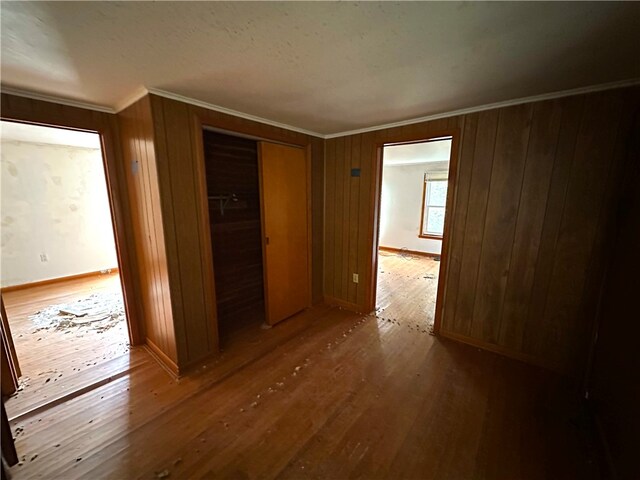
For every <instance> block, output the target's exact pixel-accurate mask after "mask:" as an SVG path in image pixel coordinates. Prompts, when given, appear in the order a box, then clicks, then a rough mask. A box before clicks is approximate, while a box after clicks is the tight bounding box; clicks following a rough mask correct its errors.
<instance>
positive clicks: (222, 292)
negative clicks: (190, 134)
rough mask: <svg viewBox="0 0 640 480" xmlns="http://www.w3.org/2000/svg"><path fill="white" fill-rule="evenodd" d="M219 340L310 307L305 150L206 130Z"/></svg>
mask: <svg viewBox="0 0 640 480" xmlns="http://www.w3.org/2000/svg"><path fill="white" fill-rule="evenodd" d="M203 157H204V158H203V159H204V166H205V169H204V176H205V179H204V180H205V184H206V198H207V213H208V222H209V233H210V245H211V259H212V270H213V279H214V285H215V303H216V311H217V323H218V334H219V338H220V342H221V343H222V344H223V345H225V344H228V343H229V341H230V340H231V339H232V338H233V337H237V336H243V335H245V334H246V333H247V332H249V334H250V335H252V334H253V333H251V332H254V333H255V331H256V330H257V329H260V328H265V329H268V328H270V327H272V326H274V325H276V324H277V323H279V322H281V321H283V320H285V319H287V318H289V317H291V316H293V315H295V314H296V313H298V312H300V311H302V310H304V309H305V308H307V307H308V306H309V303H310V285H309V283H310V276H309V271H310V267H309V254H308V251H309V238H310V235H309V212H308V204H309V203H308V200H309V195H308V166H307V162H308V159H307V155H306V151H305V149H303V148H301V147H297V146H292V145H284V144H276V143H272V142H268V141H264V140H261V139H258V138H254V137H247V136H237V135H229V134H227V133H223V132H220V131H216V130H210V129H208V128H206V127H205V128H203Z"/></svg>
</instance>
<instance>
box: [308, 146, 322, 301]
mask: <svg viewBox="0 0 640 480" xmlns="http://www.w3.org/2000/svg"><path fill="white" fill-rule="evenodd" d="M324 148H325V146H324V140H322V139H320V138H312V139H311V244H312V245H311V275H312V282H311V302H312V303H314V304H316V303H318V302H321V301H322V296H323V290H324V289H323V286H324V285H323V282H324V278H323V273H322V271H323V265H324Z"/></svg>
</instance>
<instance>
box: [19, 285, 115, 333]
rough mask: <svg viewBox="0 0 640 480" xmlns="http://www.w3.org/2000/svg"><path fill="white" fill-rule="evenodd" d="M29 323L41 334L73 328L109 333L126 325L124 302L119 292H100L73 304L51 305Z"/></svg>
mask: <svg viewBox="0 0 640 480" xmlns="http://www.w3.org/2000/svg"><path fill="white" fill-rule="evenodd" d="M29 319H30V320H31V321H32V322H33V323H34V327H35V330H34V331H33V333H37V332H39V331H41V330H49V329H53V330H57V331H65V330H69V329H70V328H73V327H78V328H89V329H91V330H94V331H97V332H104V331H106V330H109V329H111V328H113V327H115V326H117V325H118V324H120V322H125V313H124V302H123V300H122V294H121V293H120V292H98V293H92V294H91V295H89V296H88V297H85V298H81V299H80V300H78V301H76V302H72V303H66V304H59V305H51V306H49V307H47V308H44V309H42V310H40V311H38V312H36V313H35V314H34V315H31V316H30V317H29Z"/></svg>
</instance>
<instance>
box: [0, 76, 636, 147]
mask: <svg viewBox="0 0 640 480" xmlns="http://www.w3.org/2000/svg"><path fill="white" fill-rule="evenodd" d="M634 85H640V78H633V79H628V80H622V81H618V82H610V83H602V84H599V85H592V86H589V87H580V88H573V89H569V90H561V91H558V92H552V93H545V94H542V95H533V96H530V97H522V98H517V99H514V100H507V101H504V102H496V103H489V104H486V105H480V106H477V107H470V108H463V109H460V110H453V111H449V112H443V113H436V114H433V115H426V116H423V117H418V118H411V119H408V120H402V121H399V122H393V123H385V124H383V125H376V126H372V127H365V128H359V129H355V130H347V131H343V132H336V133H328V134H322V133H318V132H313V131H311V130H306V129H304V128H298V127H295V126H293V125H287V124H286V123H280V122H276V121H273V120H269V119H267V118H262V117H258V116H256V115H251V114H248V113H244V112H239V111H237V110H232V109H230V108H225V107H221V106H219V105H215V104H212V103H208V102H203V101H201V100H196V99H194V98H190V97H185V96H184V95H179V94H177V93H172V92H167V91H166V90H160V89H157V88H146V87H141V88H139V89H138V90H137V91H136V92H135V93H133V94H131V95H130V96H129V97H128V98H126V99H125V100H123V101H122V102H119V103H118V105H117V107H116V108H111V107H104V106H101V105H95V104H92V103H85V102H80V101H76V100H70V99H66V98H61V97H55V96H52V95H45V94H40V93H35V92H29V91H26V90H20V89H17V88H11V87H5V86H2V87H0V91H2V93H7V94H10V95H16V96H18V97H25V98H31V99H33V100H41V101H44V102H52V103H58V104H61V105H68V106H71V107H78V108H84V109H87V110H95V111H97V112H104V113H111V114H115V113H118V112H120V111H122V110H124V109H125V108H127V107H128V106H130V105H132V104H133V103H135V102H137V101H138V100H140V99H141V98H142V97H144V96H145V95H147V94H149V93H152V94H154V95H158V96H160V97H164V98H169V99H171V100H176V101H179V102H183V103H188V104H190V105H195V106H197V107H201V108H206V109H207V110H213V111H216V112H220V113H225V114H227V115H233V116H235V117H239V118H244V119H246V120H251V121H254V122H259V123H263V124H266V125H271V126H273V127H278V128H284V129H287V130H291V131H294V132H298V133H303V134H305V135H311V136H313V137H318V138H323V139H330V138H338V137H346V136H348V135H356V134H359V133H367V132H375V131H378V130H384V129H387V128H394V127H402V126H405V125H412V124H415V123H421V122H428V121H432V120H438V119H441V118H449V117H455V116H458V115H468V114H470V113H476V112H482V111H484V110H491V109H494V108H504V107H510V106H514V105H521V104H523V103H531V102H540V101H543V100H552V99H555V98H562V97H569V96H572V95H582V94H586V93H593V92H600V91H603V90H612V89H615V88H623V87H630V86H634Z"/></svg>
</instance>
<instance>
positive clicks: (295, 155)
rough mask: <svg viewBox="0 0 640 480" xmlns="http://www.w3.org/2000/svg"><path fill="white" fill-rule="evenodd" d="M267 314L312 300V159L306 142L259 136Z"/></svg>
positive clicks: (274, 318)
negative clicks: (293, 144) (309, 202)
mask: <svg viewBox="0 0 640 480" xmlns="http://www.w3.org/2000/svg"><path fill="white" fill-rule="evenodd" d="M259 149H260V156H259V157H260V176H261V182H260V186H261V195H262V225H263V227H262V233H263V237H264V239H263V252H264V254H263V259H264V260H263V261H264V280H265V282H264V283H265V302H266V320H267V323H268V324H270V325H274V324H275V323H278V322H279V321H281V320H284V319H285V318H287V317H290V316H291V315H293V314H295V313H297V312H299V311H301V310H303V309H305V308H306V307H308V306H309V258H308V254H309V250H308V247H309V239H308V234H309V232H308V221H309V219H308V218H307V216H308V210H307V195H308V192H307V159H306V155H305V151H304V150H303V149H302V148H296V147H289V146H285V145H278V144H274V143H267V142H260V145H259Z"/></svg>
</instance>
